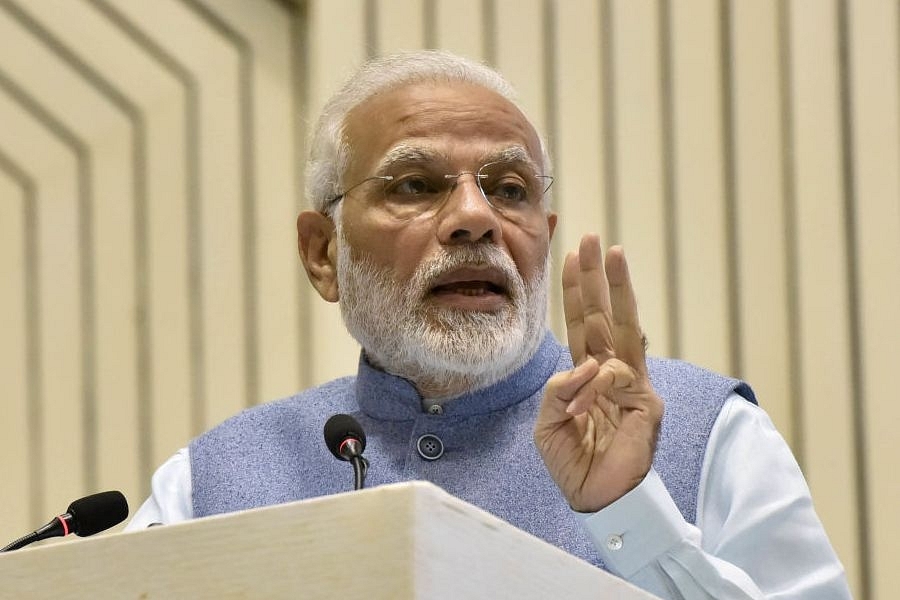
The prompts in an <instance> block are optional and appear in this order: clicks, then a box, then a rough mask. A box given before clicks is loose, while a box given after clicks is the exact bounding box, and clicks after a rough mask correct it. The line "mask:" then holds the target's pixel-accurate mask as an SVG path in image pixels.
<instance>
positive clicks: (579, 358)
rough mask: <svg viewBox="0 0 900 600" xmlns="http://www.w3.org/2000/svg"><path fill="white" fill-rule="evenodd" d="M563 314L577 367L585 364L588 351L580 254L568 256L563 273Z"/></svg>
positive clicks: (570, 347) (570, 349)
mask: <svg viewBox="0 0 900 600" xmlns="http://www.w3.org/2000/svg"><path fill="white" fill-rule="evenodd" d="M562 284H563V313H564V314H565V317H566V337H567V338H568V342H569V351H570V352H571V354H572V361H573V362H574V363H575V364H576V365H580V364H581V363H582V362H584V359H585V357H586V356H587V351H586V348H585V343H584V309H583V308H582V305H581V278H580V277H579V267H578V254H577V253H575V252H570V253H569V254H568V255H566V261H565V263H563V272H562Z"/></svg>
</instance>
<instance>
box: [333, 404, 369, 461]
mask: <svg viewBox="0 0 900 600" xmlns="http://www.w3.org/2000/svg"><path fill="white" fill-rule="evenodd" d="M347 440H356V441H358V442H359V445H360V449H359V454H362V452H363V450H365V449H366V434H365V433H364V432H363V429H362V427H361V426H360V424H359V423H358V422H357V421H356V419H354V418H353V417H351V416H350V415H342V414H338V415H332V416H331V417H329V419H328V421H326V422H325V444H327V445H328V449H329V450H331V453H332V454H334V455H335V456H336V457H337V458H339V459H341V460H348V458H347V457H346V456H344V455H343V454H342V453H341V449H342V446H343V444H344V442H346V441H347Z"/></svg>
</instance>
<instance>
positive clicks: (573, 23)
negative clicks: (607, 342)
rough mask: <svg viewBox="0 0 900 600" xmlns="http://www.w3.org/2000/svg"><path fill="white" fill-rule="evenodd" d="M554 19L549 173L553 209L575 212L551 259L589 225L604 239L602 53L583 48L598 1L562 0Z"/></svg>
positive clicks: (560, 331) (556, 299)
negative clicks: (553, 102)
mask: <svg viewBox="0 0 900 600" xmlns="http://www.w3.org/2000/svg"><path fill="white" fill-rule="evenodd" d="M558 8H559V11H558V13H557V24H556V34H555V37H556V40H557V49H556V56H557V77H556V80H555V81H554V82H553V85H554V87H555V88H556V94H557V110H556V113H555V114H554V115H551V118H554V119H555V121H556V139H555V140H554V142H555V144H554V155H553V156H551V161H552V163H553V173H554V176H555V177H556V181H554V183H553V188H552V194H553V209H554V210H555V211H557V212H558V213H560V214H562V215H574V214H577V215H578V219H577V220H575V219H570V218H563V219H561V220H560V221H559V224H558V226H557V228H556V234H555V237H554V240H553V250H554V252H555V253H556V257H555V259H556V260H555V262H556V263H557V264H561V262H562V260H563V258H564V257H565V255H566V254H567V253H568V252H570V251H572V250H576V249H577V248H578V243H579V241H580V240H581V236H582V235H583V234H584V233H587V232H588V231H593V232H595V233H598V234H600V236H601V239H603V241H604V243H607V242H608V241H609V240H607V239H606V223H605V220H606V219H605V216H606V210H607V207H606V199H605V197H604V193H603V192H604V175H605V174H604V172H603V169H602V166H603V165H604V164H605V160H606V157H605V156H604V150H605V149H604V148H603V146H602V140H603V139H604V136H603V133H604V132H603V126H602V116H603V109H604V106H603V98H602V96H601V91H602V89H603V81H602V74H603V73H602V66H601V65H602V62H601V53H600V52H599V51H596V48H594V49H593V50H594V51H591V52H585V43H584V42H585V40H597V41H598V42H599V40H600V36H601V31H602V27H601V15H600V5H599V3H597V2H595V1H593V0H582V1H578V2H566V3H561V4H559V6H558ZM558 282H559V278H558V277H556V278H554V280H553V281H552V285H551V290H552V291H553V292H552V293H553V298H552V302H553V305H554V306H556V307H560V306H562V289H561V287H562V286H560V285H558ZM554 315H555V316H556V320H555V328H554V329H555V330H556V333H557V336H558V337H559V339H561V340H565V327H564V319H562V318H561V311H560V310H556V311H554Z"/></svg>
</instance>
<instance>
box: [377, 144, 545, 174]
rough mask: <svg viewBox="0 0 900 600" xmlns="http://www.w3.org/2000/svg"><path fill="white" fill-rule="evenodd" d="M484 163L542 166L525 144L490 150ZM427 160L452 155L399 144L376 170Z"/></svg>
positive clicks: (447, 159) (534, 167) (535, 170)
mask: <svg viewBox="0 0 900 600" xmlns="http://www.w3.org/2000/svg"><path fill="white" fill-rule="evenodd" d="M480 160H481V161H482V164H488V163H493V162H520V163H524V164H525V165H527V166H528V167H529V168H531V169H532V170H534V172H535V173H540V168H539V167H538V165H537V164H536V163H535V162H534V159H532V158H531V155H530V154H529V153H528V150H527V149H526V148H525V147H524V146H519V145H515V146H509V147H507V148H503V149H502V150H497V151H494V152H490V153H488V154H486V155H484V156H482V157H481V159H480ZM427 162H445V163H449V162H451V161H450V156H449V155H447V154H446V153H444V152H439V151H437V150H433V149H431V148H427V147H423V146H413V145H411V144H399V145H397V146H394V147H393V148H391V149H390V150H388V152H387V153H386V154H385V155H384V157H383V158H382V159H381V160H380V161H379V163H378V167H377V168H376V170H375V172H376V173H379V174H383V173H386V172H388V171H390V170H391V168H393V167H395V166H396V165H398V164H405V163H427Z"/></svg>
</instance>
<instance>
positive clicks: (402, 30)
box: [375, 0, 426, 54]
mask: <svg viewBox="0 0 900 600" xmlns="http://www.w3.org/2000/svg"><path fill="white" fill-rule="evenodd" d="M425 2H426V0H380V1H379V2H377V9H376V13H377V17H376V19H375V22H376V25H377V28H378V29H377V33H376V36H377V41H378V47H377V49H376V50H377V52H378V54H390V53H392V52H397V51H399V50H415V49H417V48H424V47H425Z"/></svg>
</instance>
